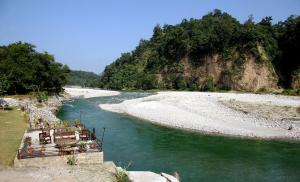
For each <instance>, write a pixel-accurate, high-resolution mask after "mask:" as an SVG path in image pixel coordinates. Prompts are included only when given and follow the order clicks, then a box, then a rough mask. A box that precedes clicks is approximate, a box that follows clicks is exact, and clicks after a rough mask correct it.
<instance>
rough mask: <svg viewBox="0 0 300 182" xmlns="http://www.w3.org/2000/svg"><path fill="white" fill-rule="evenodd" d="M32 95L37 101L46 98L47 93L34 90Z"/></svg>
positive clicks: (40, 101) (45, 99)
mask: <svg viewBox="0 0 300 182" xmlns="http://www.w3.org/2000/svg"><path fill="white" fill-rule="evenodd" d="M33 96H34V97H35V98H36V99H37V101H38V102H39V103H42V102H44V101H47V100H48V93H47V92H34V94H33Z"/></svg>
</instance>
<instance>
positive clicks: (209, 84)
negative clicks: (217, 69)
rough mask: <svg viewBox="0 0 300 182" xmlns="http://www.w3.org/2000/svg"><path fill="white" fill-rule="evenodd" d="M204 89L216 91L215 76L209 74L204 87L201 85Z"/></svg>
mask: <svg viewBox="0 0 300 182" xmlns="http://www.w3.org/2000/svg"><path fill="white" fill-rule="evenodd" d="M201 90H202V91H211V92H212V91H215V90H216V88H215V86H214V79H213V77H211V76H209V77H208V78H207V79H206V80H205V81H204V83H203V85H202V87H201Z"/></svg>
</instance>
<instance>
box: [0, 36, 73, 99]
mask: <svg viewBox="0 0 300 182" xmlns="http://www.w3.org/2000/svg"><path fill="white" fill-rule="evenodd" d="M34 48H35V46H34V45H31V44H28V43H22V42H16V43H13V44H10V45H7V46H0V94H1V95H2V94H26V93H28V92H48V93H59V92H60V91H61V90H62V87H63V86H64V85H65V84H66V83H67V81H68V75H69V72H70V70H69V68H68V66H66V65H62V64H60V63H58V62H55V59H54V57H53V56H52V55H50V54H48V53H47V52H43V53H40V52H37V51H36V50H35V49H34Z"/></svg>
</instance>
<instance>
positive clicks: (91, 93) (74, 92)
mask: <svg viewBox="0 0 300 182" xmlns="http://www.w3.org/2000/svg"><path fill="white" fill-rule="evenodd" d="M64 89H65V92H66V93H68V94H69V95H70V96H71V97H82V98H92V97H103V96H114V95H119V94H120V92H117V91H111V90H98V89H89V88H70V87H65V88H64Z"/></svg>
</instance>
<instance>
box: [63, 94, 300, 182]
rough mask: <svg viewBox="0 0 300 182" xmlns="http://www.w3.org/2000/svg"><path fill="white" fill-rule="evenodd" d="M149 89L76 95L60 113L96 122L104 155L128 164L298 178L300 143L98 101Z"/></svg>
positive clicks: (223, 177)
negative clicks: (210, 130) (168, 119)
mask: <svg viewBox="0 0 300 182" xmlns="http://www.w3.org/2000/svg"><path fill="white" fill-rule="evenodd" d="M147 95H149V93H125V92H124V93H122V94H121V95H119V96H112V97H98V98H90V99H76V100H74V101H70V102H66V103H65V104H64V105H63V106H62V108H61V109H60V111H59V113H58V117H59V118H60V119H62V120H74V119H79V117H80V114H79V113H80V111H81V113H82V121H83V123H84V124H85V125H86V126H87V127H88V128H90V129H92V128H95V129H96V133H97V136H98V138H100V139H101V136H102V131H103V127H105V128H106V131H105V135H104V158H105V160H108V161H110V160H111V161H114V162H115V163H116V164H117V165H119V166H122V167H124V166H127V165H128V164H129V163H131V165H130V167H129V168H128V170H147V171H148V170H150V171H154V172H166V173H170V174H173V173H174V172H175V171H176V172H178V173H179V175H180V177H181V180H182V181H183V182H193V181H195V182H198V181H243V182H247V181H272V182H274V181H300V143H299V142H282V141H263V140H248V139H238V138H230V137H223V136H209V135H204V134H199V133H192V132H186V131H181V130H177V129H171V128H166V127H162V126H157V125H154V124H151V123H149V122H145V121H143V120H139V119H136V118H133V117H130V116H126V115H122V114H116V113H112V112H107V111H104V110H102V109H100V108H99V107H98V105H99V104H100V103H118V102H121V101H123V100H126V99H132V98H137V97H144V96H147Z"/></svg>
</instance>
